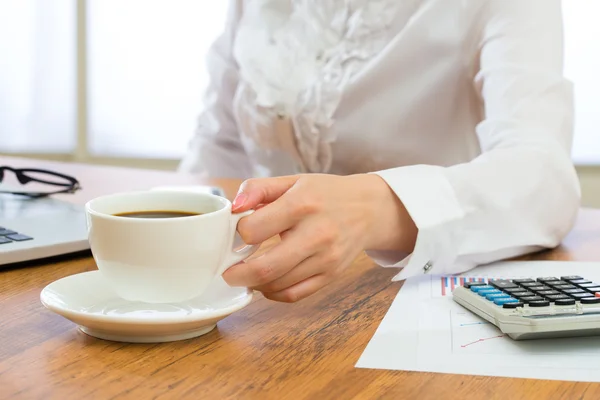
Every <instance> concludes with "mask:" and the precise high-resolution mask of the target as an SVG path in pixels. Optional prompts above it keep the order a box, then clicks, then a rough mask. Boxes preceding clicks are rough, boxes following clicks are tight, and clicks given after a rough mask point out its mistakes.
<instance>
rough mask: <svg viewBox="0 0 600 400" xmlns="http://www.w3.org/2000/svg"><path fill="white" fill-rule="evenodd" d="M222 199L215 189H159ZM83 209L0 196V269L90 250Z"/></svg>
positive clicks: (49, 200)
mask: <svg viewBox="0 0 600 400" xmlns="http://www.w3.org/2000/svg"><path fill="white" fill-rule="evenodd" d="M153 189H154V190H184V191H198V192H202V193H212V194H215V195H217V196H225V193H224V192H223V190H222V189H221V188H219V187H214V186H162V187H157V188H153ZM89 248H90V246H89V242H88V237H87V222H86V216H85V208H84V207H83V206H80V205H76V204H71V203H68V202H65V201H61V200H57V199H54V198H52V197H45V198H38V199H34V198H26V197H22V196H13V195H10V194H8V195H4V194H0V268H2V266H7V265H9V264H15V263H21V262H26V261H32V260H37V259H42V258H48V257H54V256H60V255H65V254H70V253H77V252H80V251H85V250H89Z"/></svg>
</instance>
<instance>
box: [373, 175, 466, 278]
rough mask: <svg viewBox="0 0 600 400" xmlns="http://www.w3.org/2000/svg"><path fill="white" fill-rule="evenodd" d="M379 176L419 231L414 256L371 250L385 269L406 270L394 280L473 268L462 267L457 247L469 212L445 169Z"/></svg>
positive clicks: (377, 261) (376, 260)
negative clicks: (461, 204) (462, 205)
mask: <svg viewBox="0 0 600 400" xmlns="http://www.w3.org/2000/svg"><path fill="white" fill-rule="evenodd" d="M374 174H377V175H379V176H380V177H381V178H382V179H383V180H385V181H386V183H387V184H388V185H389V186H390V188H391V189H392V190H393V191H394V193H395V194H396V195H397V196H398V198H399V199H400V201H402V203H403V205H404V207H405V208H406V210H407V211H408V213H409V215H410V216H411V218H412V219H413V221H414V223H415V225H416V227H417V229H418V234H417V239H416V244H415V248H414V250H413V252H412V253H411V254H408V255H407V254H402V253H398V252H390V251H373V250H370V251H367V254H368V255H369V256H370V257H371V258H372V259H373V260H374V261H375V262H376V263H378V264H380V265H382V266H384V267H395V268H402V271H401V272H400V273H399V274H397V275H396V276H394V278H393V280H394V281H398V280H403V279H406V278H408V277H411V276H415V275H418V274H423V273H425V274H427V273H434V274H436V275H438V274H450V273H458V272H463V271H465V270H467V269H470V268H471V267H472V266H469V265H458V264H457V263H456V261H457V255H458V251H457V247H458V245H459V243H460V239H461V234H462V232H461V221H462V220H463V219H464V217H465V212H464V211H463V209H462V208H461V206H460V204H459V202H458V199H457V198H456V196H455V194H454V189H453V188H452V186H451V185H450V182H449V181H448V179H447V177H446V176H445V170H444V168H443V167H439V166H432V165H414V166H407V167H400V168H393V169H389V170H384V171H378V172H374Z"/></svg>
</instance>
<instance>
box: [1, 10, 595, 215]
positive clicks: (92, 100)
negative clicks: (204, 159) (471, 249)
mask: <svg viewBox="0 0 600 400" xmlns="http://www.w3.org/2000/svg"><path fill="white" fill-rule="evenodd" d="M227 3H228V1H225V0H0V155H18V156H24V157H35V158H42V159H51V160H61V161H76V162H84V163H95V164H111V165H122V166H134V167H141V168H158V169H174V168H175V167H176V165H177V163H178V160H179V158H180V157H181V156H182V155H183V153H184V152H185V150H186V148H187V143H188V141H189V140H190V138H191V136H192V135H193V131H194V128H195V122H196V118H197V116H198V114H199V112H200V111H201V109H202V95H203V91H204V88H205V86H206V84H207V74H206V67H205V63H204V57H205V54H206V51H207V50H208V47H209V46H210V44H211V43H212V41H213V40H214V39H215V37H216V36H217V35H218V34H219V33H220V31H221V30H222V28H223V24H224V18H225V12H226V8H227ZM563 9H564V18H565V29H566V32H565V41H566V49H565V50H566V54H565V56H566V65H565V72H566V75H567V77H568V78H569V79H571V80H572V81H573V82H574V84H575V89H576V92H575V93H576V128H575V140H574V145H573V153H572V157H573V160H574V162H575V163H576V165H577V169H578V173H579V177H580V180H581V183H582V188H583V205H585V206H595V207H600V134H599V132H600V101H598V95H599V94H600V74H598V72H597V71H600V44H598V42H599V39H600V24H598V22H597V16H598V15H600V1H598V0H563Z"/></svg>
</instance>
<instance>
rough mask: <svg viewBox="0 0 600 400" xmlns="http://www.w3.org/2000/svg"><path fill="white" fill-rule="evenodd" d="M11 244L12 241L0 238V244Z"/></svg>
mask: <svg viewBox="0 0 600 400" xmlns="http://www.w3.org/2000/svg"><path fill="white" fill-rule="evenodd" d="M5 243H12V240H10V239H7V238H5V237H4V236H0V244H5Z"/></svg>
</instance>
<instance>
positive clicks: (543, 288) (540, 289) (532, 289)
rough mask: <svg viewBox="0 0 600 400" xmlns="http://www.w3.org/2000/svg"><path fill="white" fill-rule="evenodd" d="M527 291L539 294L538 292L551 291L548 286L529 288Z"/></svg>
mask: <svg viewBox="0 0 600 400" xmlns="http://www.w3.org/2000/svg"><path fill="white" fill-rule="evenodd" d="M527 289H529V290H531V291H533V292H540V291H543V290H552V288H551V287H549V286H530V287H528V288H527Z"/></svg>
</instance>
